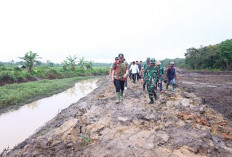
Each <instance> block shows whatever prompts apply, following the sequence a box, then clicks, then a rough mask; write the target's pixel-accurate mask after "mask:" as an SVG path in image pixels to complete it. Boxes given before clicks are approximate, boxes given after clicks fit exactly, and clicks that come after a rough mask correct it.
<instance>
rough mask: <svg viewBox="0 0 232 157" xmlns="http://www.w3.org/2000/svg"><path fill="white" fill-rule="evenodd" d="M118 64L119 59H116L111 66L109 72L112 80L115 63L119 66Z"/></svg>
mask: <svg viewBox="0 0 232 157" xmlns="http://www.w3.org/2000/svg"><path fill="white" fill-rule="evenodd" d="M117 62H118V57H115V59H114V63H113V64H111V66H110V71H109V77H110V78H111V77H112V71H113V65H114V64H115V63H116V64H117Z"/></svg>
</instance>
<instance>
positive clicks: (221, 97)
mask: <svg viewBox="0 0 232 157" xmlns="http://www.w3.org/2000/svg"><path fill="white" fill-rule="evenodd" d="M178 71H179V76H178V78H179V79H178V85H179V86H180V87H182V88H183V89H185V90H186V91H188V92H192V93H194V94H196V95H197V96H199V97H201V98H202V100H203V103H205V104H206V105H208V106H209V107H211V108H213V109H215V110H216V111H218V112H219V113H221V114H223V115H224V116H225V117H226V118H228V119H229V120H232V107H231V106H232V72H210V71H208V72H207V71H202V72H191V71H186V70H181V69H179V70H178Z"/></svg>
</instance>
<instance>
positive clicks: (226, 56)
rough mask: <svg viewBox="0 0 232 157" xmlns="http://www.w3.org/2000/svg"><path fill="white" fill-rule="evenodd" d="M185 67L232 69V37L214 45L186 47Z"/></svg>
mask: <svg viewBox="0 0 232 157" xmlns="http://www.w3.org/2000/svg"><path fill="white" fill-rule="evenodd" d="M185 67H187V68H190V69H207V70H215V69H216V70H232V39H230V40H226V41H223V42H221V43H219V44H216V45H209V46H205V47H204V46H201V47H200V48H194V47H193V48H189V49H187V53H185Z"/></svg>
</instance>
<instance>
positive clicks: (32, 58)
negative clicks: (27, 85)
mask: <svg viewBox="0 0 232 157" xmlns="http://www.w3.org/2000/svg"><path fill="white" fill-rule="evenodd" d="M20 58H21V59H22V60H24V61H25V63H26V66H27V67H28V72H29V73H31V72H32V70H33V67H34V63H38V62H39V61H38V60H36V59H38V58H39V55H38V54H37V53H33V52H32V51H30V52H27V53H26V54H25V55H24V57H20Z"/></svg>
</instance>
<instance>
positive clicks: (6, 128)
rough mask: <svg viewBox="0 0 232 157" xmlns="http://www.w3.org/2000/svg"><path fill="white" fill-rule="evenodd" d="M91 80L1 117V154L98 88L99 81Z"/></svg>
mask: <svg viewBox="0 0 232 157" xmlns="http://www.w3.org/2000/svg"><path fill="white" fill-rule="evenodd" d="M98 79H99V78H91V79H87V80H82V81H79V82H78V83H76V84H75V85H74V86H73V87H72V88H69V89H67V90H65V91H63V92H62V93H59V94H55V95H52V96H50V97H46V98H43V99H40V100H38V101H34V102H32V103H28V104H26V105H23V106H21V107H19V108H18V109H17V110H12V111H9V112H6V113H3V114H1V115H0V124H1V126H0V130H1V132H0V139H1V140H0V152H1V151H2V150H3V149H5V148H7V147H8V146H9V148H10V149H12V148H13V147H14V146H15V145H16V144H18V143H19V142H21V141H23V140H25V139H26V138H27V137H29V136H30V135H32V134H33V133H34V132H35V131H36V130H37V129H39V127H41V126H43V125H44V124H45V123H46V122H47V121H49V120H50V119H52V118H53V117H54V116H56V115H57V114H58V113H59V112H60V111H61V110H62V109H64V108H67V107H68V106H70V104H72V103H75V102H77V101H78V100H79V99H81V98H82V97H84V96H86V95H87V94H89V93H90V92H92V91H93V90H94V89H95V88H97V84H96V83H97V80H98Z"/></svg>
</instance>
